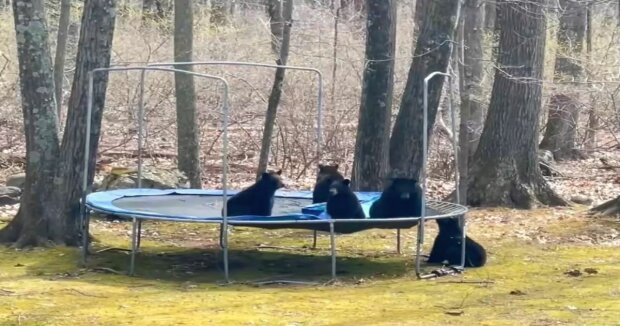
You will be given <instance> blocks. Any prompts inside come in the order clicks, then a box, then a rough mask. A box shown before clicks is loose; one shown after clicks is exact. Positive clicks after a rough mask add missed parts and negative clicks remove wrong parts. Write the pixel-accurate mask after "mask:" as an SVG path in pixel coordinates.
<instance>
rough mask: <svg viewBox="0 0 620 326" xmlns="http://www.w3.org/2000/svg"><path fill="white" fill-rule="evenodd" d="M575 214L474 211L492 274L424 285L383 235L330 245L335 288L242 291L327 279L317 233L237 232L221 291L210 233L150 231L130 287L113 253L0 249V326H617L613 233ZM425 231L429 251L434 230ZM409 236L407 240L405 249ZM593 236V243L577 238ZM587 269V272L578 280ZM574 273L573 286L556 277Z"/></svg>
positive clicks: (472, 273) (115, 239) (111, 241)
mask: <svg viewBox="0 0 620 326" xmlns="http://www.w3.org/2000/svg"><path fill="white" fill-rule="evenodd" d="M580 214H581V213H579V212H578V211H576V210H574V209H573V210H562V211H552V210H548V209H547V210H544V209H543V210H536V211H531V212H516V213H515V211H510V210H480V211H476V212H474V213H473V214H472V215H473V217H472V218H471V221H472V222H471V223H470V224H471V230H472V236H473V237H474V238H475V239H476V240H478V241H480V242H481V243H482V244H483V245H484V246H485V247H486V248H487V250H488V253H489V257H490V259H489V263H488V265H487V266H485V267H483V268H478V269H469V270H468V271H467V272H466V273H465V274H464V275H463V276H452V277H443V278H439V279H435V280H423V281H420V280H416V279H415V276H414V275H413V274H412V262H411V256H410V254H403V255H398V254H396V253H395V252H394V238H393V234H394V232H393V231H388V230H380V231H367V232H362V233H358V234H355V235H350V236H341V237H338V239H337V242H338V249H339V258H338V275H339V282H337V283H335V284H331V285H328V284H322V283H321V285H258V284H256V283H253V282H249V281H252V280H261V279H267V278H270V279H273V278H276V279H277V278H287V279H296V280H301V279H303V280H315V281H325V280H327V279H328V278H329V271H330V258H329V255H328V239H327V238H326V237H325V236H321V237H320V239H319V246H318V247H319V248H318V249H316V250H312V249H310V248H309V244H310V239H311V237H310V234H309V232H305V231H294V230H293V231H291V230H279V231H267V230H255V229H244V228H236V229H235V231H234V233H233V234H232V236H231V239H232V240H231V241H232V247H231V254H230V256H231V276H232V278H233V281H235V282H234V283H232V284H228V285H223V284H222V283H221V282H220V281H222V278H223V276H222V273H221V265H220V263H219V262H220V259H219V251H218V250H217V249H216V247H217V243H216V239H215V236H216V234H217V233H216V232H215V229H214V228H212V227H209V226H204V225H197V224H169V223H157V225H154V224H153V223H150V224H147V225H146V226H145V242H144V243H143V252H142V253H141V254H140V255H139V256H138V265H137V266H138V267H137V274H136V276H135V277H128V276H125V275H122V274H115V273H110V272H106V270H105V268H107V269H109V270H116V271H124V270H126V268H127V263H128V261H129V260H128V255H127V254H126V252H123V251H114V250H109V251H104V252H101V253H98V254H95V255H94V256H92V258H91V259H90V261H89V265H88V267H87V268H81V267H79V266H78V264H77V262H78V261H79V253H78V251H77V250H76V249H73V248H53V249H34V250H27V251H14V250H12V249H8V248H1V249H0V298H1V299H2V300H1V301H2V304H1V305H0V324H1V325H171V324H174V325H229V324H230V325H399V324H403V325H412V324H415V325H439V324H442V325H445V324H457V323H458V324H476V325H522V324H527V325H558V324H559V325H584V324H587V325H610V324H614V323H617V316H618V313H620V305H619V304H618V300H619V299H620V283H618V282H617V280H618V279H619V278H620V264H619V262H620V250H618V249H617V247H614V244H613V243H612V242H607V243H604V242H602V240H600V239H602V237H603V236H604V235H605V232H603V231H601V230H606V231H610V230H616V229H617V228H619V226H618V224H617V222H609V221H607V222H606V221H602V220H594V221H589V220H586V219H585V218H584V217H582V216H581V215H580ZM507 218H508V219H509V220H508V221H507V222H497V221H498V220H505V219H507ZM528 221H530V222H529V223H530V224H528ZM534 221H535V222H534ZM127 224H128V223H109V222H101V221H99V222H96V223H94V225H93V229H94V230H95V231H94V234H95V236H96V237H97V240H98V242H97V243H96V246H95V248H96V249H101V248H104V247H126V246H127V245H128V239H127V236H126V234H127V231H128V229H129V225H127ZM532 225H535V226H534V227H532ZM520 228H522V229H523V230H519V229H520ZM429 229H430V231H429V234H428V235H427V239H425V241H426V244H427V250H428V249H429V248H428V246H429V243H432V237H434V230H433V229H434V225H433V224H429ZM593 232H595V233H596V234H592V233H593ZM614 232H617V231H614ZM612 233H613V232H612ZM414 234H415V230H408V231H406V232H404V239H405V244H406V245H407V246H409V247H410V246H411V245H412V244H413V240H414ZM523 234H529V237H530V238H531V239H529V240H528V239H527V238H526V237H525V236H524V235H523ZM616 234H617V233H616ZM616 237H617V236H616ZM595 238H596V239H599V241H598V242H597V243H596V244H594V245H593V244H590V243H589V241H575V239H590V240H592V239H595ZM532 239H533V240H532ZM614 239H615V238H614ZM614 241H617V240H614ZM407 246H406V248H409V247H407ZM273 247H276V248H273ZM426 267H427V269H428V268H431V267H429V266H426ZM588 268H592V269H594V270H595V271H596V272H591V273H587V272H584V271H585V270H586V269H588ZM575 269H577V270H579V271H581V272H582V273H581V275H579V276H570V275H567V274H565V273H566V272H567V271H570V270H575ZM109 270H108V271H109Z"/></svg>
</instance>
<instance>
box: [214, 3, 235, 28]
mask: <svg viewBox="0 0 620 326" xmlns="http://www.w3.org/2000/svg"><path fill="white" fill-rule="evenodd" d="M229 14H230V2H229V0H211V17H210V18H209V21H210V22H211V25H212V26H214V27H219V26H225V25H228V18H229V17H228V16H229Z"/></svg>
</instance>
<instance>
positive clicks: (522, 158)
mask: <svg viewBox="0 0 620 326" xmlns="http://www.w3.org/2000/svg"><path fill="white" fill-rule="evenodd" d="M545 1H546V0H532V1H528V2H522V3H519V2H514V1H504V2H500V3H498V5H497V9H498V21H497V23H498V24H499V29H500V39H499V51H500V52H499V56H498V68H496V70H495V80H494V83H493V92H492V95H491V103H490V106H489V112H488V116H487V119H486V121H485V125H484V130H483V132H482V136H481V137H480V143H479V145H478V149H477V151H476V153H475V155H474V160H473V164H472V166H471V167H470V178H469V182H468V196H469V198H468V201H469V204H471V205H473V206H511V207H518V208H531V207H533V206H534V205H535V204H536V203H542V204H547V205H565V204H566V201H564V200H563V199H562V198H560V197H559V196H558V195H557V194H556V193H555V192H554V191H553V190H552V189H551V188H550V187H549V185H548V184H547V183H546V181H545V180H544V179H543V177H542V174H541V172H540V169H539V168H538V155H537V151H538V146H537V144H538V124H539V119H540V118H539V116H540V109H541V107H540V106H541V97H542V82H541V79H542V76H543V65H544V49H545V36H546V34H545V25H546V23H545V16H544V14H543V6H544V5H545Z"/></svg>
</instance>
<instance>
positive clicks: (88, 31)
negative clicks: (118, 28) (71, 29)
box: [48, 0, 116, 245]
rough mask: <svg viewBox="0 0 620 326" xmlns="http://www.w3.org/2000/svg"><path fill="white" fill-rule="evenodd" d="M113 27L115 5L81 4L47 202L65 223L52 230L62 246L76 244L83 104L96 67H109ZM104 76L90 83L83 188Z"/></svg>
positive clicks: (91, 0) (106, 0) (101, 0)
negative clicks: (53, 187) (56, 231)
mask: <svg viewBox="0 0 620 326" xmlns="http://www.w3.org/2000/svg"><path fill="white" fill-rule="evenodd" d="M115 22H116V0H86V2H85V4H84V11H83V13H82V24H81V29H80V39H79V42H78V53H77V59H76V70H75V74H74V76H73V85H72V88H71V96H70V97H69V105H68V108H69V110H68V112H67V124H66V127H65V133H64V136H63V140H62V146H61V154H60V158H59V162H60V163H59V165H58V169H57V176H56V190H55V193H56V199H55V200H54V202H53V203H49V204H48V206H49V207H50V210H51V211H53V212H54V216H57V217H58V219H59V220H60V221H63V222H64V224H60V223H59V224H58V225H57V228H58V229H59V230H62V232H63V233H64V235H65V239H64V240H65V241H64V243H65V244H66V245H78V244H79V243H80V242H79V240H80V236H82V234H81V233H80V231H81V230H80V225H79V212H80V210H79V208H80V205H79V203H80V199H81V197H82V195H83V192H84V191H85V189H82V179H83V176H84V171H83V167H84V155H85V153H84V145H85V142H86V137H85V135H86V123H85V120H86V115H87V111H86V110H85V108H86V107H87V103H88V73H89V72H90V71H92V70H93V69H95V68H101V67H109V66H110V57H111V53H112V42H113V39H114V27H115ZM107 86H108V74H107V73H105V74H102V73H98V74H96V75H95V76H94V80H93V106H92V115H91V129H90V137H91V138H90V144H89V147H90V151H89V152H90V154H89V158H88V160H89V163H88V179H87V180H88V184H89V185H91V184H92V182H93V178H94V174H95V163H96V156H97V149H98V147H99V136H100V134H101V120H102V118H103V109H104V106H105V100H106V90H107Z"/></svg>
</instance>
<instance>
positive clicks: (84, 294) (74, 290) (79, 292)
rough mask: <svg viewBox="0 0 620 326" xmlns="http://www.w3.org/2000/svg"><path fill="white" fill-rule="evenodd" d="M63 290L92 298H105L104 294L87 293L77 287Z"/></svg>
mask: <svg viewBox="0 0 620 326" xmlns="http://www.w3.org/2000/svg"><path fill="white" fill-rule="evenodd" d="M65 291H71V292H75V293H77V294H80V295H83V296H85V297H93V298H107V297H106V296H103V295H95V294H88V293H84V292H82V291H80V290H77V289H66V290H65Z"/></svg>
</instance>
